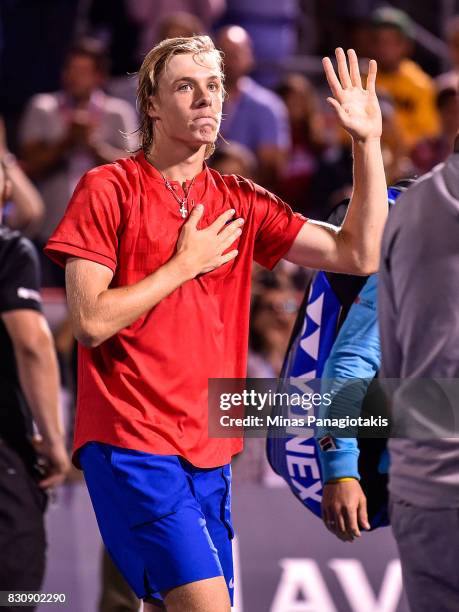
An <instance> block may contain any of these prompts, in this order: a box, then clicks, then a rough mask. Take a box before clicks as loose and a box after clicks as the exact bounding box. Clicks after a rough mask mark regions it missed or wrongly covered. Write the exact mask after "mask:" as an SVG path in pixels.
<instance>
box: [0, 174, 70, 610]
mask: <svg viewBox="0 0 459 612" xmlns="http://www.w3.org/2000/svg"><path fill="white" fill-rule="evenodd" d="M9 190H10V185H9V180H8V174H7V170H6V168H5V166H4V164H3V163H0V215H1V209H2V204H3V202H4V201H6V200H7V199H8V198H9V197H10V194H9V193H8V191H9ZM39 288H40V267H39V263H38V256H37V254H36V252H35V250H34V247H33V245H32V244H31V242H30V241H29V240H28V239H26V238H24V237H23V236H21V234H20V233H19V232H17V231H12V230H10V229H9V228H6V227H5V226H3V225H1V224H0V388H1V392H2V408H1V411H0V508H1V511H0V590H2V591H39V590H40V588H41V584H42V581H43V576H44V571H45V552H46V536H45V528H44V516H43V515H44V511H45V508H46V501H47V498H46V493H45V490H46V489H48V488H50V487H54V486H56V485H58V484H60V483H61V482H62V481H63V479H64V477H65V475H66V473H67V471H68V469H69V466H70V463H69V459H68V456H67V452H66V449H65V444H64V432H63V426H62V420H61V416H60V414H59V371H58V366H57V360H56V354H55V351H54V346H53V339H52V336H51V332H50V330H49V328H48V325H47V323H46V320H45V318H44V316H43V314H42V312H41V301H40V294H39ZM32 419H33V420H32ZM33 421H34V422H35V425H36V427H37V429H38V432H39V434H40V439H39V438H37V437H34V435H33V434H34V432H33ZM39 457H41V459H42V463H41V464H39ZM13 609H16V608H13V607H8V610H13ZM29 609H31V608H29Z"/></svg>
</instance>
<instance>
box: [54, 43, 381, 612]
mask: <svg viewBox="0 0 459 612" xmlns="http://www.w3.org/2000/svg"><path fill="white" fill-rule="evenodd" d="M336 56H337V61H338V72H339V79H338V77H337V76H336V75H335V72H334V69H333V67H332V65H331V62H330V60H329V59H328V58H326V59H325V60H324V68H325V73H326V76H327V80H328V82H329V85H330V87H331V89H332V92H333V96H334V97H333V98H328V101H329V103H330V104H331V105H332V106H333V107H334V108H335V110H336V112H337V115H338V117H339V119H340V121H341V123H342V125H343V126H344V127H345V128H346V129H347V130H348V132H349V133H350V134H351V136H352V138H353V144H354V160H355V164H354V165H355V184H354V193H353V196H352V200H351V204H350V208H349V212H348V215H347V217H346V220H345V222H344V224H343V226H342V228H341V229H340V230H337V228H333V227H330V226H324V225H320V224H317V223H313V222H309V223H306V219H305V218H304V217H302V216H301V215H298V214H295V213H293V212H292V210H291V209H290V208H289V207H288V206H287V205H286V204H285V203H284V202H282V201H281V200H280V199H279V198H277V197H276V196H275V195H273V194H271V193H269V192H267V191H266V190H264V189H263V188H261V187H259V186H258V185H255V184H254V183H252V182H251V181H249V180H247V179H244V178H241V177H237V176H222V175H220V174H219V173H218V172H215V171H213V170H210V169H209V168H208V167H207V166H206V165H205V163H204V160H205V158H206V157H208V155H209V154H210V153H211V152H212V150H213V147H214V142H215V140H216V138H217V135H218V131H219V125H220V120H221V111H222V101H223V93H224V90H223V73H222V59H221V56H220V53H219V52H218V51H217V50H216V49H215V48H214V46H213V43H212V42H211V40H210V39H209V38H208V37H205V36H204V37H192V38H184V39H169V40H165V41H163V42H162V43H160V44H159V45H157V46H156V47H155V48H154V49H152V50H151V51H150V53H149V54H148V55H147V56H146V58H145V60H144V62H143V65H142V67H141V69H140V72H139V88H138V100H139V110H140V116H141V125H140V135H141V140H142V150H141V152H140V153H138V154H137V155H136V156H135V157H132V158H130V159H122V160H119V161H118V162H115V163H113V164H108V165H105V166H101V167H99V168H96V169H93V170H91V171H89V172H88V173H87V174H86V175H85V176H84V177H83V178H82V179H81V181H80V183H79V185H78V187H77V189H76V191H75V193H74V195H73V198H72V200H71V202H70V204H69V207H68V209H67V211H66V213H65V216H64V218H63V220H62V221H61V223H60V225H59V226H58V228H57V230H56V231H55V233H54V234H53V236H52V237H51V239H50V240H49V242H48V245H47V247H46V251H47V253H48V254H49V255H50V257H52V258H53V259H54V260H55V261H57V262H59V263H61V264H62V265H65V266H66V282H67V296H68V302H69V308H70V314H71V318H72V322H73V328H74V332H75V335H76V337H77V339H78V340H79V342H80V345H79V385H78V405H77V421H76V430H75V447H74V451H75V454H74V459H75V461H77V462H80V464H81V465H82V467H83V470H84V473H85V478H86V481H87V484H88V488H89V491H90V494H91V498H92V502H93V505H94V508H95V512H96V516H97V518H98V521H99V526H100V529H101V533H102V536H103V538H104V541H105V544H106V547H107V549H108V550H109V552H110V554H111V555H112V557H113V558H114V560H115V562H116V563H117V565H118V567H119V568H120V570H121V571H122V573H123V574H124V575H125V577H126V578H127V580H128V582H129V583H130V584H131V586H132V587H133V588H134V590H135V591H136V593H137V594H138V595H139V597H143V598H148V599H149V600H150V601H152V602H155V603H154V605H156V606H157V607H162V606H165V607H166V609H167V610H171V611H174V612H175V611H177V612H178V611H180V612H183V610H187V612H188V611H190V612H194V611H196V612H198V611H199V612H227V611H228V610H229V607H230V600H231V598H232V589H233V584H234V580H233V574H232V559H231V538H232V527H231V520H230V510H229V505H230V467H229V462H230V459H231V457H232V455H234V454H235V453H237V452H239V451H240V450H241V449H242V442H241V440H240V439H218V440H217V439H210V438H209V437H208V432H207V424H208V415H207V389H208V379H209V378H225V377H229V378H243V377H245V373H246V356H247V337H248V318H249V317H248V315H249V301H250V278H251V267H252V261H253V260H254V259H255V260H256V261H257V262H258V263H261V264H262V265H264V266H266V267H268V268H272V267H273V266H274V265H275V264H276V263H277V262H278V261H279V260H280V259H281V258H282V257H285V258H286V259H288V260H289V261H292V262H294V263H297V264H300V265H304V266H308V267H316V268H321V269H326V270H334V271H337V272H349V273H361V274H369V273H372V272H374V271H375V270H376V269H377V265H378V257H379V243H380V238H381V234H382V230H383V226H384V222H385V218H386V213H387V206H386V184H385V178H384V170H383V164H382V159H381V150H380V144H379V139H380V135H381V115H380V110H379V105H378V101H377V98H376V94H375V88H374V86H375V77H376V64H375V62H373V61H372V62H370V67H369V75H368V81H367V89H363V88H362V85H361V81H360V75H359V69H358V63H357V57H356V55H355V53H354V52H353V51H349V52H348V61H349V68H348V65H347V61H346V56H345V54H344V51H343V50H342V49H338V50H337V53H336ZM152 605H153V604H152Z"/></svg>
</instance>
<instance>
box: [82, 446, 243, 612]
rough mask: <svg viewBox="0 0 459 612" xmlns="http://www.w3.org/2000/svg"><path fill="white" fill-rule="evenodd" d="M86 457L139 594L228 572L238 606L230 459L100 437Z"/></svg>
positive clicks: (104, 521)
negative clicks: (212, 462)
mask: <svg viewBox="0 0 459 612" xmlns="http://www.w3.org/2000/svg"><path fill="white" fill-rule="evenodd" d="M79 460H80V462H81V466H82V468H83V471H84V476H85V480H86V484H87V486H88V489H89V495H90V497H91V501H92V504H93V507H94V511H95V514H96V518H97V522H98V524H99V529H100V533H101V535H102V539H103V541H104V544H105V547H106V548H107V551H108V553H109V554H110V556H111V557H112V559H113V561H114V563H115V564H116V565H117V566H118V569H119V570H120V572H121V573H122V574H123V576H124V577H125V579H126V581H127V582H128V583H129V584H130V586H131V587H132V589H133V590H134V591H135V593H136V595H137V597H139V598H140V599H148V598H152V599H161V592H164V591H166V590H168V589H171V588H174V587H177V586H180V585H183V584H187V583H189V582H195V581H197V580H204V579H206V578H213V577H215V576H224V578H225V581H226V584H227V586H228V591H229V594H230V600H231V605H232V604H233V586H234V579H233V555H232V543H231V540H232V538H233V537H234V532H233V528H232V525H231V509H230V505H231V466H230V465H225V466H223V467H219V468H211V469H202V468H196V467H194V466H193V465H191V464H190V463H188V462H187V461H186V460H184V459H182V458H181V457H177V456H175V455H152V454H149V453H143V452H139V451H134V450H129V449H124V448H119V447H116V446H110V445H107V444H101V443H99V442H90V443H88V444H86V445H85V446H84V447H83V448H82V449H81V450H80V451H79Z"/></svg>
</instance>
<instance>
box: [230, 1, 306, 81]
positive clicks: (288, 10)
mask: <svg viewBox="0 0 459 612" xmlns="http://www.w3.org/2000/svg"><path fill="white" fill-rule="evenodd" d="M300 5H301V2H300V0H263V1H262V2H256V1H255V2H254V1H253V0H252V1H251V2H247V0H227V6H228V9H227V12H226V14H225V16H224V20H223V21H224V24H225V25H226V24H236V25H240V26H241V27H243V28H244V29H245V30H247V32H248V33H249V36H250V38H251V40H252V41H253V47H254V54H255V57H256V65H255V66H254V73H253V77H254V78H255V79H256V80H257V81H258V82H259V83H261V84H262V85H264V86H266V87H275V86H276V85H277V84H278V83H279V80H280V78H281V74H282V72H281V67H280V64H281V63H282V61H284V60H286V59H288V58H289V57H290V56H292V55H295V53H296V52H297V47H298V22H299V20H300V17H301V11H300V8H301V7H300Z"/></svg>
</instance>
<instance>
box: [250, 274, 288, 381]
mask: <svg viewBox="0 0 459 612" xmlns="http://www.w3.org/2000/svg"><path fill="white" fill-rule="evenodd" d="M298 306H299V303H298V299H297V293H296V292H295V290H294V288H293V287H292V286H291V285H290V284H287V283H285V282H284V283H283V282H281V280H280V278H279V277H278V276H277V275H276V274H275V273H273V272H270V273H266V272H265V273H264V275H263V276H261V277H260V278H259V279H258V283H257V286H256V289H255V293H254V295H253V299H252V307H251V312H250V336H249V356H248V362H247V376H248V377H249V378H277V377H278V376H279V374H280V371H281V368H282V363H283V361H284V356H285V352H286V350H287V344H288V341H289V338H290V334H291V333H292V329H293V325H294V323H295V318H296V313H297V312H298Z"/></svg>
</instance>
